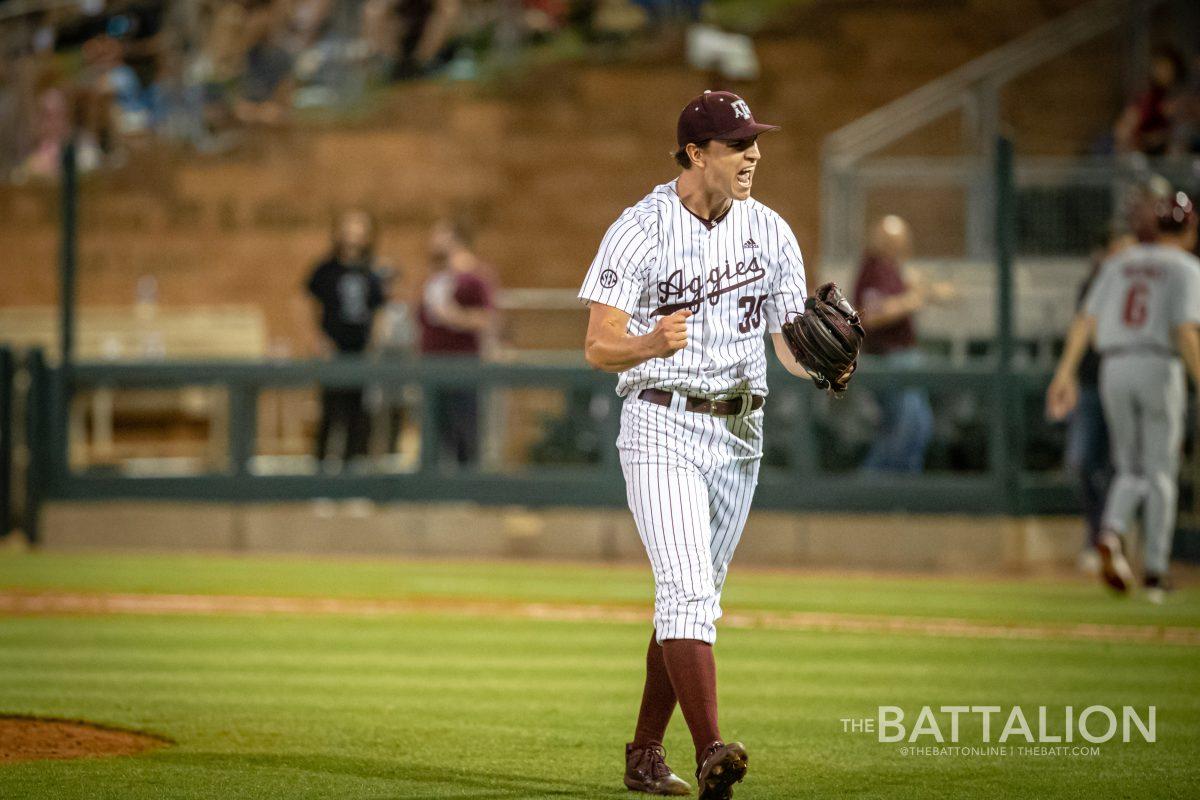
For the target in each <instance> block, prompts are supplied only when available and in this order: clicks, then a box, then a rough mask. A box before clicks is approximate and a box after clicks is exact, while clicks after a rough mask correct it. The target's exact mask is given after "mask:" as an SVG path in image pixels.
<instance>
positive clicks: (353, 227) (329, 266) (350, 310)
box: [307, 209, 384, 462]
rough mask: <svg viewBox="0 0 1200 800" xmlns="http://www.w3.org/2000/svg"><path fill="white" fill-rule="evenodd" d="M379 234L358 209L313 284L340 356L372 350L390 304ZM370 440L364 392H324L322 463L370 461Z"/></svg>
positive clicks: (337, 227) (322, 320)
mask: <svg viewBox="0 0 1200 800" xmlns="http://www.w3.org/2000/svg"><path fill="white" fill-rule="evenodd" d="M375 229H376V226H375V220H374V218H373V217H372V216H371V214H370V213H369V212H367V211H364V210H362V209H352V210H350V211H346V212H344V213H343V214H341V215H340V216H339V217H338V219H337V221H336V222H335V224H334V230H333V248H332V251H331V252H330V254H329V256H328V257H327V258H326V259H325V260H324V261H322V262H320V263H319V264H317V267H316V269H315V270H313V273H312V276H311V277H310V278H309V279H308V285H307V287H308V293H309V294H310V295H311V296H312V297H313V298H314V299H315V301H316V304H317V317H318V324H319V325H320V329H321V333H322V334H323V336H324V338H325V339H326V340H328V342H329V343H330V344H331V345H332V350H333V351H334V352H335V353H336V354H343V353H361V352H363V351H364V350H366V349H367V345H368V344H369V343H370V341H371V328H372V325H373V323H374V321H375V312H376V311H377V310H378V309H379V308H380V307H381V306H382V305H383V304H384V292H383V281H382V280H381V279H380V277H379V276H378V275H377V274H376V273H375V272H374V271H373V270H372V265H373V263H374V252H375ZM369 437H370V417H368V415H367V412H366V409H365V408H364V407H363V388H362V387H361V386H355V387H353V388H326V389H323V390H322V392H321V423H320V427H319V429H318V432H317V458H318V459H319V460H321V461H325V460H326V459H337V460H339V461H342V462H345V461H348V460H350V459H352V458H354V457H356V456H364V455H366V454H367V442H368V439H369Z"/></svg>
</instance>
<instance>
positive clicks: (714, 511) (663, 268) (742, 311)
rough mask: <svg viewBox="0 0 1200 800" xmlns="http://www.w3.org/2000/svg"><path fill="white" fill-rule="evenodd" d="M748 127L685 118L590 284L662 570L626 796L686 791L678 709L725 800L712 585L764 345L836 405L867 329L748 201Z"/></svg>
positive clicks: (728, 773) (594, 354)
mask: <svg viewBox="0 0 1200 800" xmlns="http://www.w3.org/2000/svg"><path fill="white" fill-rule="evenodd" d="M775 129H776V128H775V126H772V125H764V124H762V123H759V122H757V121H756V120H755V119H754V116H753V114H751V112H750V107H749V106H748V105H747V104H746V101H745V100H743V99H742V98H740V97H738V96H737V95H735V94H732V93H730V92H705V93H704V94H702V95H700V96H699V97H697V98H695V99H694V100H692V101H691V102H689V103H688V104H687V106H686V107H685V108H684V109H683V111H682V112H681V113H680V115H679V121H678V126H677V143H678V147H679V149H678V150H677V151H676V153H675V160H676V162H677V163H678V165H679V167H680V173H679V177H678V178H677V179H675V180H673V181H671V182H670V183H665V184H663V185H661V186H657V187H655V188H654V190H653V191H651V192H650V194H648V195H646V197H645V198H643V199H642V200H641V201H640V202H639V203H638V204H637V205H635V206H632V207H631V208H627V209H626V210H625V211H624V213H622V214H621V216H620V217H618V219H617V221H616V222H614V223H613V225H612V226H611V227H610V228H609V229H608V232H607V233H606V234H605V236H604V240H603V241H602V242H601V244H600V250H599V252H598V253H597V255H596V258H595V260H594V261H593V262H592V265H591V268H590V269H589V270H588V273H587V277H586V278H585V279H584V281H583V287H582V289H581V290H580V292H579V297H580V299H582V300H583V301H584V302H586V303H587V304H589V306H590V312H589V320H588V330H587V340H586V344H585V355H586V357H587V361H588V363H589V364H591V365H592V366H593V367H595V368H597V369H601V370H604V371H607V372H615V373H619V374H620V378H619V380H618V383H617V393H618V394H619V395H621V396H622V397H624V403H623V406H622V410H621V431H620V437H619V439H618V440H617V448H618V450H619V451H620V460H621V467H622V471H623V472H624V475H625V482H626V487H627V496H628V501H629V507H630V509H631V510H632V512H633V516H634V519H635V521H636V523H637V527H638V532H639V534H640V536H641V538H642V542H643V544H644V545H645V547H646V553H647V555H648V556H649V558H650V564H651V567H652V568H653V572H654V581H655V596H654V633H653V635H652V636H651V639H650V644H649V648H648V650H647V654H646V683H645V687H644V690H643V695H642V705H641V710H640V713H639V715H638V721H637V727H636V730H635V733H634V738H633V741H632V742H631V743H629V744H628V745H627V746H626V771H625V785H626V786H627V787H629V788H630V789H633V790H636V791H642V792H647V793H650V794H660V795H684V794H690V793H691V788H690V787H689V786H688V784H687V783H686V782H685V781H684V780H682V779H681V778H679V777H678V776H677V775H675V773H674V772H672V770H671V769H670V767H668V766H667V764H666V761H665V754H664V752H663V747H662V741H663V735H664V733H665V731H666V728H667V723H668V722H669V720H670V718H671V715H672V713H673V711H674V708H675V704H676V702H678V704H679V706H680V708H681V709H682V711H683V716H684V719H685V721H686V722H687V725H688V728H689V730H690V731H691V734H692V740H693V743H694V745H695V751H696V764H697V769H696V776H697V779H698V780H699V783H700V797H701V798H703V799H704V800H724V799H725V798H729V797H731V796H732V786H733V784H735V783H736V782H738V781H740V780H741V779H742V777H743V776H744V775H745V773H746V764H747V756H746V749H745V747H743V746H742V745H741V744H740V743H737V742H733V743H729V744H726V743H724V741H723V739H722V737H721V732H720V730H719V728H718V726H717V686H716V664H715V661H714V658H713V649H712V645H713V643H714V642H715V641H716V636H717V633H716V627H715V625H716V621H717V619H718V618H719V617H720V616H721V605H720V600H721V588H722V586H723V585H724V583H725V576H726V573H727V571H728V569H729V562H730V559H731V558H732V557H733V552H734V549H735V548H736V547H737V544H738V539H739V537H740V536H741V533H742V526H743V525H744V524H745V522H746V516H747V514H748V513H749V511H750V500H751V498H752V496H753V494H754V487H755V485H756V483H757V480H758V466H759V461H760V459H761V458H762V425H763V411H762V407H763V403H764V402H765V398H766V394H767V385H766V381H765V377H766V367H767V360H766V352H765V347H764V333H770V334H772V339H773V342H774V349H775V353H776V355H777V356H778V357H779V359H780V361H781V362H782V363H783V365H784V367H786V368H787V370H788V371H789V372H791V373H792V374H794V375H797V376H800V377H806V378H807V377H812V378H813V380H814V381H815V382H816V383H817V385H818V386H819V387H821V388H824V389H827V390H829V391H830V392H833V393H838V392H841V391H843V390H844V389H845V388H846V383H847V381H848V380H849V379H850V375H851V374H853V371H854V365H855V359H856V357H857V354H858V347H859V344H860V343H861V339H862V328H861V326H860V325H859V324H858V317H857V315H856V314H855V313H854V311H853V309H852V308H850V304H849V303H848V302H846V301H845V299H844V298H842V297H841V294H840V293H839V292H838V291H837V288H836V287H834V286H833V285H832V284H829V285H827V286H824V287H822V288H821V289H820V290H819V291H818V293H817V296H814V297H812V298H808V306H807V309H808V310H807V311H806V310H805V309H806V305H805V303H806V291H805V279H804V261H803V259H802V257H801V255H800V248H799V246H798V245H797V244H796V238H795V237H794V236H793V235H792V232H791V230H790V229H789V228H788V226H787V223H785V222H784V221H783V220H782V219H781V218H780V217H779V215H778V214H776V213H775V212H773V211H771V210H770V209H769V208H767V207H766V206H764V205H762V204H761V203H758V202H756V201H754V200H751V199H750V190H751V186H752V184H753V181H754V174H755V171H756V170H757V168H758V165H759V160H760V158H761V154H760V152H759V146H758V143H757V137H758V136H759V134H761V133H764V132H766V131H770V130H775Z"/></svg>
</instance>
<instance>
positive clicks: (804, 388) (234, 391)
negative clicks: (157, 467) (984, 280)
mask: <svg viewBox="0 0 1200 800" xmlns="http://www.w3.org/2000/svg"><path fill="white" fill-rule="evenodd" d="M28 368H29V373H30V378H31V385H30V388H29V392H30V397H29V404H28V408H29V410H30V418H29V420H28V423H27V427H26V437H27V442H28V445H29V448H30V452H31V453H32V454H34V457H33V458H32V459H31V462H30V465H29V470H30V473H29V475H30V480H29V487H30V491H31V494H30V497H29V499H28V501H27V502H28V504H29V505H30V507H31V508H32V509H36V508H37V507H38V504H39V503H40V502H42V501H43V500H47V499H73V500H99V499H114V498H126V499H183V500H213V501H235V502H236V501H279V500H299V499H306V498H318V497H326V498H345V497H366V498H370V499H373V500H377V501H381V502H383V501H401V500H410V501H439V500H454V501H473V502H477V503H482V504H499V505H529V506H547V505H579V506H589V505H621V504H623V503H624V502H625V494H624V484H623V481H622V478H621V474H620V470H619V467H618V461H617V451H616V448H615V446H614V442H615V440H616V437H617V432H618V429H619V425H620V419H619V404H618V403H616V402H610V403H607V404H606V405H605V410H604V412H603V413H602V414H601V415H593V417H592V422H593V423H594V425H595V438H596V440H597V441H598V442H599V443H600V446H599V447H598V448H597V449H596V452H597V454H598V457H597V458H596V459H595V460H594V461H591V462H590V463H563V464H553V463H551V464H529V463H526V464H516V465H508V466H504V467H499V468H495V467H459V466H458V465H456V464H455V465H452V464H450V463H448V462H447V460H444V459H443V458H442V455H441V453H440V448H439V446H438V430H437V427H436V426H437V422H436V420H437V418H438V414H437V403H438V402H439V394H440V391H441V390H446V389H452V390H474V391H478V392H489V391H497V390H509V389H519V388H531V387H536V388H539V389H558V390H562V391H564V392H572V391H575V392H585V393H588V394H589V395H590V396H592V397H602V398H611V397H612V392H613V388H614V384H615V380H614V378H613V376H611V375H606V374H604V373H599V372H596V371H594V370H591V369H588V368H587V367H584V366H575V367H568V366H547V365H511V364H503V365H502V364H480V363H479V362H476V361H471V360H459V359H424V360H414V361H410V362H403V361H392V362H384V361H378V360H373V359H367V358H361V359H343V360H338V361H280V362H262V363H257V362H249V363H248V362H211V361H206V362H195V363H186V362H174V363H168V362H164V363H126V364H120V363H111V362H104V363H98V362H90V363H89V362H80V363H76V364H73V365H71V366H69V367H63V366H61V365H59V366H53V367H52V366H49V365H47V364H46V362H45V359H44V358H43V357H42V356H41V354H40V352H35V353H33V354H32V355H31V357H30V359H29V363H28ZM1047 377H1048V376H1047V375H1046V374H1045V373H1044V372H1041V371H1028V372H1020V373H1003V372H1001V371H998V370H996V369H994V368H992V367H987V366H979V367H975V368H967V369H964V368H962V367H954V368H951V367H945V368H930V369H914V370H894V369H893V370H884V369H879V368H874V367H873V366H872V365H871V363H870V362H867V363H866V364H865V365H864V368H863V369H862V370H861V372H860V374H859V375H858V376H856V379H855V388H856V391H862V392H874V391H878V390H880V389H884V388H888V387H894V386H897V385H904V386H919V387H925V388H927V389H928V390H930V391H934V392H948V391H949V392H955V393H960V394H964V395H970V396H972V397H973V398H975V401H976V402H978V403H980V404H981V405H982V407H983V409H984V413H983V416H984V418H986V419H987V420H988V421H989V422H988V434H987V438H986V443H985V445H984V449H985V450H986V453H985V454H983V462H984V463H985V467H984V469H982V470H981V471H976V472H964V473H955V472H945V473H926V474H918V475H912V476H897V475H886V474H878V473H866V472H859V471H833V470H831V469H829V468H828V467H827V466H825V465H823V463H822V456H821V454H820V453H819V452H818V449H819V445H818V442H819V440H820V435H819V432H818V431H817V428H818V427H820V425H821V424H822V422H828V420H829V417H830V413H831V408H833V409H834V412H833V413H836V408H835V406H836V404H837V403H839V401H830V400H827V399H826V398H825V397H824V395H822V394H820V393H818V392H816V391H814V390H813V389H812V387H811V386H810V385H809V384H808V383H807V382H806V381H799V380H795V379H793V378H791V377H790V376H788V375H787V374H786V373H782V372H780V373H779V374H773V375H772V376H771V381H770V382H771V385H772V387H773V390H772V393H771V398H770V401H769V402H768V405H767V408H768V411H767V420H766V425H767V427H768V429H769V430H770V431H771V435H772V436H774V437H775V438H774V441H773V442H771V443H772V444H774V445H776V446H777V447H778V448H780V452H777V453H776V454H775V457H774V458H772V459H768V462H767V464H766V466H764V469H763V471H762V476H761V479H760V485H759V489H758V495H757V497H758V500H757V502H758V504H759V506H760V507H763V508H775V509H790V508H797V509H798V508H805V509H811V510H826V511H835V510H840V511H867V510H891V509H905V510H911V511H925V512H946V513H1020V512H1025V511H1037V510H1053V509H1057V508H1063V507H1065V506H1067V505H1069V502H1070V497H1069V492H1068V491H1066V489H1065V487H1064V484H1063V483H1062V481H1061V480H1059V479H1056V478H1054V479H1046V478H1045V477H1040V476H1037V475H1034V474H1032V473H1029V474H1026V473H1024V472H1023V470H1022V469H1021V465H1020V463H1019V457H1018V456H1017V454H1018V453H1019V452H1020V450H1021V449H1022V440H1023V437H1024V435H1025V434H1024V423H1023V419H1024V414H1023V413H1018V412H1017V411H1016V407H1017V406H1016V404H1020V403H1022V402H1024V401H1025V400H1026V399H1028V398H1031V397H1033V398H1040V396H1041V392H1042V391H1043V390H1044V386H1045V384H1046V381H1047ZM314 384H318V385H320V386H323V387H354V386H366V385H376V386H385V387H392V388H400V387H404V386H416V387H418V388H419V392H420V397H421V400H420V403H419V410H420V420H421V422H420V443H419V447H418V451H419V453H420V457H419V459H418V460H417V462H416V464H415V468H414V469H412V470H410V471H368V470H367V469H343V470H341V471H339V472H336V473H332V474H327V473H322V472H320V471H319V470H314V471H311V472H307V473H304V474H278V473H277V472H276V471H274V470H263V469H261V468H260V467H259V466H257V465H258V464H259V463H260V462H261V458H260V456H261V454H259V453H258V452H257V449H256V442H257V439H258V437H257V435H256V428H257V424H258V419H257V414H258V403H257V397H258V395H259V394H260V393H261V392H264V391H269V390H272V389H277V388H281V387H298V386H300V387H303V386H313V385H314ZM197 385H204V386H215V387H223V388H224V389H225V390H226V393H227V395H226V396H227V398H228V431H227V436H228V440H227V458H226V459H225V463H224V466H223V468H209V469H206V470H203V471H200V472H196V473H193V474H182V475H179V474H174V475H154V474H148V473H146V472H145V471H138V472H136V473H131V472H127V471H123V470H121V469H120V468H119V467H116V468H114V467H113V466H111V465H110V466H99V467H83V468H77V467H73V466H72V465H71V463H70V459H69V457H68V446H69V445H68V431H67V415H66V414H65V411H64V410H65V409H66V408H67V407H68V405H69V404H70V402H71V398H72V397H73V396H75V395H77V394H78V393H80V392H86V391H88V390H90V389H93V388H96V387H112V386H119V387H122V388H179V387H183V386H197Z"/></svg>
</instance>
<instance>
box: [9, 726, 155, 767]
mask: <svg viewBox="0 0 1200 800" xmlns="http://www.w3.org/2000/svg"><path fill="white" fill-rule="evenodd" d="M168 744H170V742H169V741H168V740H166V739H163V738H160V737H158V736H151V735H150V734H146V733H135V732H134V731H123V730H119V729H117V728H105V727H102V726H100V725H91V724H89V723H87V722H73V721H70V720H62V719H37V718H34V717H12V716H9V717H5V716H0V763H4V762H11V761H33V760H36V759H40V758H92V757H95V756H131V755H136V754H137V753H144V752H146V751H147V750H153V749H155V748H157V747H165V746H167V745H168Z"/></svg>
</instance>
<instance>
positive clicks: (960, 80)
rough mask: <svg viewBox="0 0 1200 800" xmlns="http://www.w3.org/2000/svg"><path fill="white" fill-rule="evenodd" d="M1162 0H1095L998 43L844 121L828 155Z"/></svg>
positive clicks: (926, 115) (865, 144)
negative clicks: (919, 85)
mask: <svg viewBox="0 0 1200 800" xmlns="http://www.w3.org/2000/svg"><path fill="white" fill-rule="evenodd" d="M1163 2H1165V0H1136V2H1135V3H1133V4H1131V3H1130V2H1129V0H1095V1H1094V2H1092V3H1089V4H1088V5H1085V6H1080V7H1079V8H1076V9H1074V10H1072V11H1069V12H1067V13H1066V14H1064V15H1062V16H1061V17H1059V18H1057V19H1054V20H1051V21H1049V22H1047V23H1046V24H1044V25H1041V26H1039V27H1038V28H1036V29H1034V30H1032V31H1030V32H1029V33H1026V34H1025V35H1023V36H1020V37H1018V38H1017V39H1014V40H1013V41H1011V42H1009V43H1008V44H1006V45H1003V46H1001V47H998V48H996V49H995V50H992V51H990V52H988V53H986V54H984V55H982V56H980V57H978V58H976V59H974V60H972V61H969V62H967V63H966V64H964V65H963V66H961V67H959V68H958V69H955V70H953V71H951V72H950V73H948V74H946V75H944V76H942V77H941V78H938V79H937V80H934V81H932V82H930V83H927V84H925V85H924V86H922V87H920V88H919V89H916V90H914V91H912V92H909V93H908V94H906V95H904V96H903V97H900V98H899V99H897V100H894V101H892V102H891V103H888V104H887V105H885V106H882V107H880V108H877V109H875V110H874V111H872V112H870V113H868V114H866V115H865V116H862V117H860V118H858V119H857V120H855V121H854V122H851V123H850V124H848V125H845V126H843V127H841V128H839V129H838V130H836V131H834V132H833V133H831V134H829V135H828V136H827V137H826V138H825V143H824V146H823V147H824V150H825V153H826V155H827V156H828V157H836V158H837V159H838V160H839V161H841V162H843V163H853V162H854V161H856V160H858V159H860V158H862V157H864V156H866V155H869V154H871V153H873V152H876V151H878V150H880V149H881V148H883V147H886V146H887V145H889V144H891V143H892V142H895V141H896V140H898V139H900V138H902V137H904V136H906V135H908V134H909V133H912V132H913V131H915V130H917V129H918V128H920V127H921V126H923V125H925V124H927V123H929V122H932V121H933V120H936V119H937V118H939V117H941V116H943V115H945V114H947V113H949V112H951V111H954V110H955V109H957V108H962V107H964V106H966V104H967V103H968V102H970V99H969V98H970V94H969V93H970V91H971V89H973V88H975V87H977V86H979V85H982V84H987V85H988V86H989V87H990V88H993V89H999V88H1000V87H1001V86H1003V85H1004V84H1005V83H1007V82H1009V81H1011V80H1012V79H1014V78H1016V77H1019V76H1020V75H1023V74H1025V73H1027V72H1029V71H1030V70H1032V69H1035V68H1036V67H1039V66H1041V65H1042V64H1045V63H1046V62H1048V61H1051V60H1053V59H1055V58H1058V57H1059V56H1061V55H1063V54H1065V53H1068V52H1070V51H1071V50H1072V49H1073V48H1075V47H1077V46H1078V45H1080V44H1082V43H1084V42H1086V41H1088V40H1090V39H1093V38H1095V37H1096V36H1099V35H1101V34H1104V33H1107V32H1108V31H1110V30H1113V29H1114V28H1116V27H1117V26H1118V25H1120V24H1121V23H1122V22H1123V21H1125V20H1126V19H1128V18H1129V16H1130V9H1131V5H1140V6H1141V9H1142V10H1143V11H1144V12H1147V11H1150V10H1153V9H1154V8H1156V7H1157V6H1159V5H1161V4H1162V3H1163Z"/></svg>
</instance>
